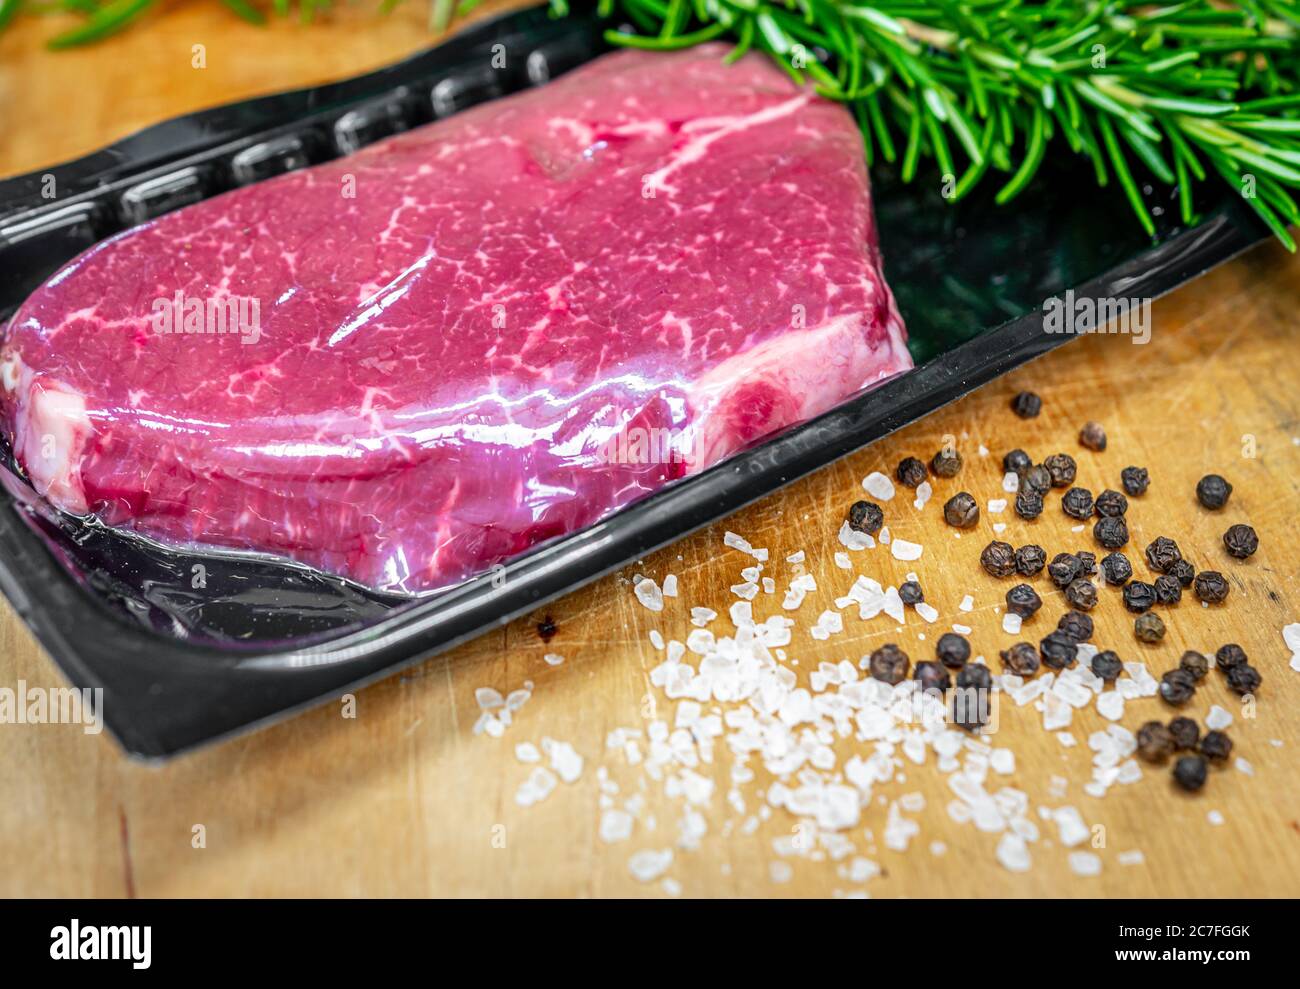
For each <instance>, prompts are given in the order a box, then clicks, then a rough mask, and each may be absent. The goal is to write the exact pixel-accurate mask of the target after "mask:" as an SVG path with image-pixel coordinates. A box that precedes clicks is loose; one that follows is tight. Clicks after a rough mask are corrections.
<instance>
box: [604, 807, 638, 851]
mask: <svg viewBox="0 0 1300 989" xmlns="http://www.w3.org/2000/svg"><path fill="white" fill-rule="evenodd" d="M632 824H633V818H632V815H631V814H629V813H628V812H627V811H625V810H619V809H617V808H614V807H611V808H610V809H609V810H606V811H605V812H604V813H603V814H601V815H600V831H599V834H600V840H601V841H603V842H605V844H607V845H614V844H617V843H618V842H620V841H627V839H629V838H631V837H632Z"/></svg>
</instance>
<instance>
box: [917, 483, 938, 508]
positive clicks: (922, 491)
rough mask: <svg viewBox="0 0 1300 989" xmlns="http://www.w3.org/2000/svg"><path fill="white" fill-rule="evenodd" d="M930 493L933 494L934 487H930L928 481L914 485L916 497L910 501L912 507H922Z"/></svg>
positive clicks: (928, 498)
mask: <svg viewBox="0 0 1300 989" xmlns="http://www.w3.org/2000/svg"><path fill="white" fill-rule="evenodd" d="M932 494H934V489H933V488H932V487H930V482H929V481H922V482H921V483H920V484H918V485H917V486H916V499H915V500H914V501H913V502H912V507H913V508H924V507H925V503H926V502H927V501H929V500H930V495H932Z"/></svg>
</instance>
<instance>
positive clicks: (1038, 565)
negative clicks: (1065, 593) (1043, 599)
mask: <svg viewBox="0 0 1300 989" xmlns="http://www.w3.org/2000/svg"><path fill="white" fill-rule="evenodd" d="M1045 566H1047V553H1046V552H1045V551H1044V550H1043V547H1041V546H1038V545H1035V544H1034V543H1030V544H1029V545H1027V546H1021V547H1020V548H1019V549H1018V550H1016V573H1018V574H1020V576H1022V577H1034V576H1036V575H1038V574H1040V573H1042V572H1043V567H1045Z"/></svg>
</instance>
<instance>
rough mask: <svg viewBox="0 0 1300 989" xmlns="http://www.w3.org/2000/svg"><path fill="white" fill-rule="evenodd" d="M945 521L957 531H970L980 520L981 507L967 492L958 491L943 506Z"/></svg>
mask: <svg viewBox="0 0 1300 989" xmlns="http://www.w3.org/2000/svg"><path fill="white" fill-rule="evenodd" d="M943 520H944V521H945V522H947V523H948V524H949V525H951V526H953V527H954V528H957V529H970V528H972V527H973V526H974V525H975V524H976V523H977V522H979V520H980V506H979V505H978V504H977V503H976V501H975V499H974V498H973V497H972V496H971V495H970V494H969V493H968V492H966V491H958V492H957V493H956V494H955V495H953V496H952V497H951V498H949V499H948V500H947V501H946V502H945V503H944V506H943Z"/></svg>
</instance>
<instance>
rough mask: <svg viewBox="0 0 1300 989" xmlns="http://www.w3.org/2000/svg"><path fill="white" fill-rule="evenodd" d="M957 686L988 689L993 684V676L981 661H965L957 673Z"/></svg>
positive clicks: (967, 688) (969, 688) (966, 688)
mask: <svg viewBox="0 0 1300 989" xmlns="http://www.w3.org/2000/svg"><path fill="white" fill-rule="evenodd" d="M957 686H958V687H961V688H962V689H963V690H971V689H974V690H988V689H989V688H991V687H992V686H993V676H992V674H990V673H989V668H988V667H987V666H985V665H984V664H983V663H967V664H966V665H965V666H963V667H962V668H961V670H960V671H958V673H957Z"/></svg>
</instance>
